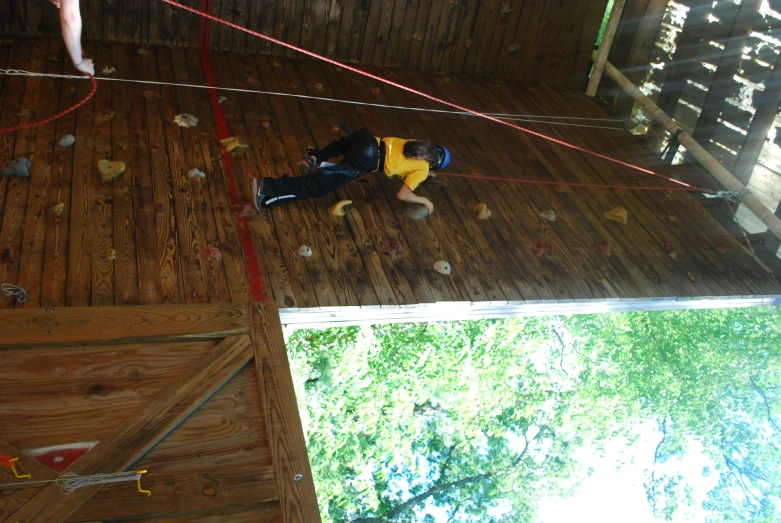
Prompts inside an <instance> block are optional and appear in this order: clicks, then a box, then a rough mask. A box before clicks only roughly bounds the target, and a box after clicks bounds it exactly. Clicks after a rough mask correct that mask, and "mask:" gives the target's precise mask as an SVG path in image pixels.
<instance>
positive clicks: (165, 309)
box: [0, 303, 249, 349]
mask: <svg viewBox="0 0 781 523" xmlns="http://www.w3.org/2000/svg"><path fill="white" fill-rule="evenodd" d="M246 307H247V306H246V304H243V303H241V304H235V303H225V304H204V305H149V306H147V305H140V306H128V307H122V309H121V312H122V313H121V314H119V311H120V309H117V308H116V307H83V308H62V309H51V308H49V309H14V310H6V311H4V312H3V314H2V315H1V316H0V331H2V332H3V337H2V339H0V348H3V347H8V346H13V347H14V348H17V349H18V348H19V345H26V346H36V345H46V346H52V345H60V344H61V345H67V344H79V345H85V344H93V343H106V342H121V343H130V342H134V341H140V340H143V341H176V340H192V339H206V338H209V339H215V338H216V339H221V338H225V337H226V336H230V335H235V334H247V333H248V332H249V322H248V321H247V308H246Z"/></svg>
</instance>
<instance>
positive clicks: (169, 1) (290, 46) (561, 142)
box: [163, 0, 702, 191]
mask: <svg viewBox="0 0 781 523" xmlns="http://www.w3.org/2000/svg"><path fill="white" fill-rule="evenodd" d="M163 2H165V3H167V4H170V5H173V6H176V7H178V8H180V9H184V10H185V11H190V12H191V13H195V14H197V15H200V16H203V17H205V18H209V19H210V20H214V21H215V22H219V23H221V24H225V25H227V26H230V27H233V28H234V29H238V30H239V31H244V32H245V33H249V34H251V35H254V36H257V37H258V38H263V39H264V40H268V41H270V42H274V43H275V44H279V45H281V46H283V47H287V48H288V49H293V50H294V51H298V52H299V53H302V54H305V55H307V56H311V57H312V58H317V59H318V60H322V61H324V62H327V63H329V64H332V65H336V66H339V67H342V68H344V69H347V70H348V71H352V72H354V73H358V74H361V75H363V76H366V77H368V78H371V79H373V80H377V81H379V82H383V83H385V84H388V85H392V86H393V87H398V88H399V89H403V90H405V91H408V92H410V93H413V94H416V95H418V96H422V97H424V98H428V99H429V100H432V101H434V102H437V103H441V104H444V105H447V106H449V107H453V108H454V109H458V110H459V111H464V112H467V113H469V114H473V115H475V116H480V117H482V118H485V119H486V120H491V121H492V122H496V123H499V124H502V125H506V126H508V127H512V128H513V129H517V130H519V131H522V132H525V133H529V134H531V135H534V136H537V137H539V138H543V139H545V140H549V141H551V142H554V143H557V144H559V145H563V146H564V147H569V148H570V149H575V150H576V151H580V152H582V153H585V154H590V155H592V156H596V157H597V158H602V159H603V160H607V161H610V162H613V163H617V164H619V165H623V166H624V167H629V168H630V169H634V170H636V171H640V172H642V173H645V174H650V175H652V176H658V177H659V178H664V179H665V180H669V181H671V182H673V183H677V184H679V185H681V186H683V187H686V188H688V189H691V190H698V191H701V190H702V189H700V188H698V187H694V186H693V185H689V184H687V183H685V182H682V181H679V180H676V179H674V178H670V177H669V176H665V175H663V174H658V173H655V172H654V171H652V170H650V169H646V168H644V167H640V166H638V165H633V164H631V163H629V162H624V161H622V160H619V159H617V158H612V157H610V156H607V155H605V154H601V153H598V152H594V151H590V150H589V149H585V148H583V147H580V146H579V145H575V144H571V143H568V142H565V141H564V140H559V139H558V138H554V137H552V136H548V135H546V134H543V133H539V132H537V131H532V130H531V129H527V128H526V127H521V126H520V125H516V124H514V123H510V122H508V121H505V120H500V119H499V118H494V117H493V116H489V115H487V114H483V113H481V112H478V111H475V110H473V109H469V108H468V107H463V106H461V105H458V104H454V103H452V102H448V101H447V100H443V99H441V98H437V97H436V96H432V95H430V94H426V93H424V92H422V91H418V90H416V89H413V88H411V87H407V86H406V85H402V84H400V83H397V82H394V81H392V80H388V79H387V78H382V77H380V76H377V75H374V74H371V73H368V72H366V71H362V70H360V69H358V68H356V67H353V66H351V65H347V64H344V63H342V62H338V61H336V60H333V59H331V58H327V57H325V56H322V55H319V54H317V53H313V52H312V51H307V50H306V49H302V48H300V47H298V46H295V45H293V44H289V43H287V42H283V41H282V40H277V39H276V38H273V37H271V36H268V35H264V34H263V33H258V32H257V31H252V30H251V29H247V28H246V27H242V26H240V25H237V24H234V23H232V22H228V21H227V20H223V19H222V18H218V17H216V16H214V15H211V14H208V13H203V12H201V11H199V10H197V9H195V8H192V7H188V6H186V5H182V4H180V3H179V2H175V1H174V0H163Z"/></svg>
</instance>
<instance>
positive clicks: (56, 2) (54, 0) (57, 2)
mask: <svg viewBox="0 0 781 523" xmlns="http://www.w3.org/2000/svg"><path fill="white" fill-rule="evenodd" d="M49 2H51V3H52V5H53V6H54V7H56V8H57V9H59V8H60V0H49Z"/></svg>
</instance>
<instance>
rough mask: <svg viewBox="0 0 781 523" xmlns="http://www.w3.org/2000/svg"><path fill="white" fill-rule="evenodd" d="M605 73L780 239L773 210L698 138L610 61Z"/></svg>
mask: <svg viewBox="0 0 781 523" xmlns="http://www.w3.org/2000/svg"><path fill="white" fill-rule="evenodd" d="M605 72H606V73H607V75H608V76H610V77H611V78H612V79H613V80H614V81H615V82H616V83H617V84H618V85H619V86H621V88H622V89H624V90H625V91H626V92H627V94H629V96H630V97H631V98H632V99H633V100H634V101H635V102H637V103H638V104H640V106H641V107H643V109H644V110H645V111H646V112H647V113H648V114H649V115H650V116H651V117H653V118H654V119H655V120H656V121H657V122H659V124H661V125H662V126H663V127H664V128H665V129H666V130H667V131H669V132H670V133H672V134H676V133H678V141H680V142H681V145H683V146H684V147H686V150H687V151H688V152H689V154H690V155H692V156H693V157H694V158H696V159H697V160H698V161H699V162H700V163H701V164H702V166H703V167H705V169H707V170H708V172H710V173H711V174H712V175H713V176H714V177H715V178H716V179H717V180H718V181H719V182H720V183H721V184H723V185H724V187H726V189H727V190H728V191H732V192H735V193H737V194H738V195H739V196H738V197H739V198H740V201H741V202H742V203H744V204H745V205H746V208H748V210H750V211H751V212H752V213H754V216H756V217H757V218H758V219H759V220H760V221H761V222H762V223H764V224H765V225H766V226H767V227H768V230H770V231H771V232H772V233H773V234H774V235H776V236H777V237H778V238H781V219H779V217H778V216H776V215H774V214H773V212H772V211H771V210H770V209H768V208H767V207H765V205H764V204H763V203H762V202H761V201H759V199H758V198H757V197H756V196H754V195H753V194H752V193H751V192H750V191H746V186H745V185H743V184H742V183H740V182H739V181H738V180H737V179H736V178H735V177H734V176H733V175H732V173H730V172H729V171H728V170H727V169H725V168H724V166H723V165H721V164H720V163H719V162H718V161H717V160H716V159H715V158H714V157H713V156H711V155H710V153H709V152H708V151H706V150H705V148H704V147H703V146H701V145H700V144H699V143H698V142H697V140H695V139H694V138H692V137H691V136H690V135H689V133H687V132H685V131H683V129H681V127H679V126H678V124H677V123H675V121H674V120H673V119H672V118H670V117H669V116H667V115H666V114H665V112H664V111H662V110H661V109H659V107H658V106H657V105H656V104H655V103H653V102H652V101H651V100H650V98H648V97H647V96H646V95H645V94H643V92H642V91H640V89H638V88H637V86H636V85H634V84H633V83H632V82H630V81H629V80H628V79H627V78H626V76H624V75H623V74H621V71H619V70H618V69H616V68H615V67H613V65H612V64H610V62H608V63H607V65H606V66H605Z"/></svg>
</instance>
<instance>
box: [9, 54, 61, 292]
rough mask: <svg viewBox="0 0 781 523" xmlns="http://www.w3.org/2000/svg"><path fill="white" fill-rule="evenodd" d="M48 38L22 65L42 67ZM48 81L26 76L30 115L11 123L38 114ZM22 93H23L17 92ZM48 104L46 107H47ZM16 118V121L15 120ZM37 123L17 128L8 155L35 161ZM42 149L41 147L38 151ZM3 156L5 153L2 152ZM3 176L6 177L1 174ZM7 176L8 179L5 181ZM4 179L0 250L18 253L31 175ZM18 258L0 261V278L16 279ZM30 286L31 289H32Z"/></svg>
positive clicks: (25, 105) (26, 103)
mask: <svg viewBox="0 0 781 523" xmlns="http://www.w3.org/2000/svg"><path fill="white" fill-rule="evenodd" d="M47 48H48V42H47V41H45V40H36V41H35V42H34V43H33V48H32V53H31V55H30V61H29V62H28V63H27V64H24V65H23V66H22V67H23V68H24V67H25V66H26V67H29V68H31V69H32V70H34V71H38V70H41V69H42V68H43V66H44V64H45V61H46V55H47ZM42 84H43V85H51V82H50V81H47V82H44V79H43V78H42V77H27V78H26V80H25V84H24V85H25V87H24V94H23V100H22V104H21V109H22V110H29V116H21V117H19V116H17V115H14V116H13V117H11V118H12V119H11V121H12V122H13V123H27V122H30V121H35V120H36V119H37V118H38V117H39V107H40V105H41V85H42ZM19 94H20V95H22V93H19ZM47 106H48V107H47ZM44 108H45V109H50V108H51V107H50V106H49V104H47V103H46V101H44ZM14 120H15V121H14ZM39 129H41V128H40V127H32V128H28V129H22V130H19V131H17V132H16V140H15V141H12V142H10V143H9V144H8V146H9V149H10V148H11V147H12V149H10V150H11V151H12V152H11V154H10V155H9V157H10V158H11V159H15V158H19V157H20V156H24V157H26V158H27V159H28V160H30V162H31V163H32V162H35V158H36V156H35V147H36V145H37V143H38V142H37V140H36V136H37V133H38V130H39ZM41 152H42V151H41ZM3 156H6V155H5V154H4V155H3ZM36 163H40V164H41V165H40V167H41V168H45V166H44V165H43V164H44V162H43V161H41V162H36ZM3 178H5V177H3ZM6 180H7V181H6ZM6 180H3V183H4V185H5V188H6V196H5V201H4V202H2V203H3V217H2V226H0V250H4V249H9V250H13V251H14V252H16V253H17V256H19V255H20V253H21V248H22V238H23V233H24V228H25V227H24V219H25V215H26V211H27V199H28V198H27V197H28V194H29V188H30V184H31V179H30V178H28V177H19V176H14V177H11V178H10V179H8V178H6ZM19 269H20V266H19V261H17V262H16V263H13V264H8V263H0V282H3V283H6V282H7V283H17V278H18V275H19ZM31 290H32V289H31ZM14 302H15V299H14V298H9V297H6V296H2V297H0V303H3V304H6V306H10V305H12V304H13V303H14Z"/></svg>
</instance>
